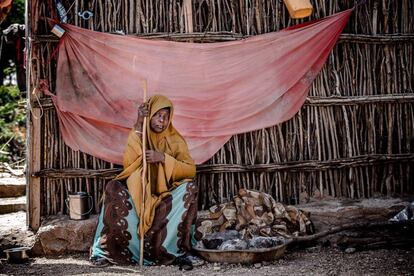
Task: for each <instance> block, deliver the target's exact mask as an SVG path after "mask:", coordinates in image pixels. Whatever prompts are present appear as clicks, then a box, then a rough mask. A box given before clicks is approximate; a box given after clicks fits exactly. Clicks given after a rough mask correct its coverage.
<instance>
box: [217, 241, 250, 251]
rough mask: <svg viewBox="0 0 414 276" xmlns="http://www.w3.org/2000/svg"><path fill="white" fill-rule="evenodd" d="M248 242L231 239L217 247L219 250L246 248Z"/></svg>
mask: <svg viewBox="0 0 414 276" xmlns="http://www.w3.org/2000/svg"><path fill="white" fill-rule="evenodd" d="M247 247H248V244H247V242H246V241H245V240H242V239H233V240H227V241H225V242H223V243H222V244H221V245H220V246H219V247H218V249H219V250H244V249H247Z"/></svg>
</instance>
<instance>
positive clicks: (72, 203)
mask: <svg viewBox="0 0 414 276" xmlns="http://www.w3.org/2000/svg"><path fill="white" fill-rule="evenodd" d="M66 206H67V207H68V211H69V218H70V219H73V220H83V219H88V218H89V214H90V212H91V211H92V209H93V201H92V197H91V196H90V195H88V193H85V192H77V193H75V194H71V195H69V196H68V198H67V199H66Z"/></svg>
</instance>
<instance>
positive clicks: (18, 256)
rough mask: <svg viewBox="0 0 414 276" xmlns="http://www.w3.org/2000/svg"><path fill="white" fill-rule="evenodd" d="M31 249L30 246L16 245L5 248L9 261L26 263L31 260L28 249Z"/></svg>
mask: <svg viewBox="0 0 414 276" xmlns="http://www.w3.org/2000/svg"><path fill="white" fill-rule="evenodd" d="M28 250H30V248H28V247H15V248H10V249H5V250H4V253H6V256H7V261H8V262H9V263H16V264H17V263H24V262H27V261H28V260H29V256H28V255H27V251H28Z"/></svg>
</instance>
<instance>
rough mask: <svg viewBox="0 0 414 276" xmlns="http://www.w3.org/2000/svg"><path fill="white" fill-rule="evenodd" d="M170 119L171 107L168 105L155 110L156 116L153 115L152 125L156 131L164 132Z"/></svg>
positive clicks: (152, 128)
mask: <svg viewBox="0 0 414 276" xmlns="http://www.w3.org/2000/svg"><path fill="white" fill-rule="evenodd" d="M169 120H170V109H169V108H168V107H166V108H163V109H160V110H158V111H157V112H155V114H154V116H152V117H151V121H150V127H151V130H152V131H154V132H155V133H161V132H163V131H164V130H165V129H166V128H167V126H168V123H169Z"/></svg>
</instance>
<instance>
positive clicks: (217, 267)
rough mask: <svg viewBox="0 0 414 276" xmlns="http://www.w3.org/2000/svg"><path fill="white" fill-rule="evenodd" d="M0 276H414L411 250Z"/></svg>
mask: <svg viewBox="0 0 414 276" xmlns="http://www.w3.org/2000/svg"><path fill="white" fill-rule="evenodd" d="M0 274H1V275H4V274H5V275H52V274H53V275H80V274H84V275H115V274H122V275H133V274H135V275H160V276H161V275H163V276H166V275H168V276H173V275H238V276H241V275H256V276H259V275H414V248H412V249H410V250H401V249H393V250H385V249H381V250H374V251H363V252H354V253H345V252H342V251H338V250H335V249H332V248H319V247H313V248H308V249H305V250H300V251H295V252H286V254H285V256H284V257H282V258H281V259H279V260H277V261H275V262H272V263H262V264H255V265H239V264H237V265H233V264H216V263H214V264H213V263H208V264H205V265H202V266H200V267H196V268H194V269H193V270H192V271H180V270H179V269H178V267H176V266H158V267H144V268H141V267H139V266H109V267H103V268H99V267H94V266H92V265H90V263H89V262H88V260H87V255H85V254H81V255H70V256H58V257H53V258H44V257H43V258H34V259H32V260H30V262H28V263H26V264H8V263H7V262H6V261H5V260H4V259H3V260H2V263H1V264H0Z"/></svg>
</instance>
